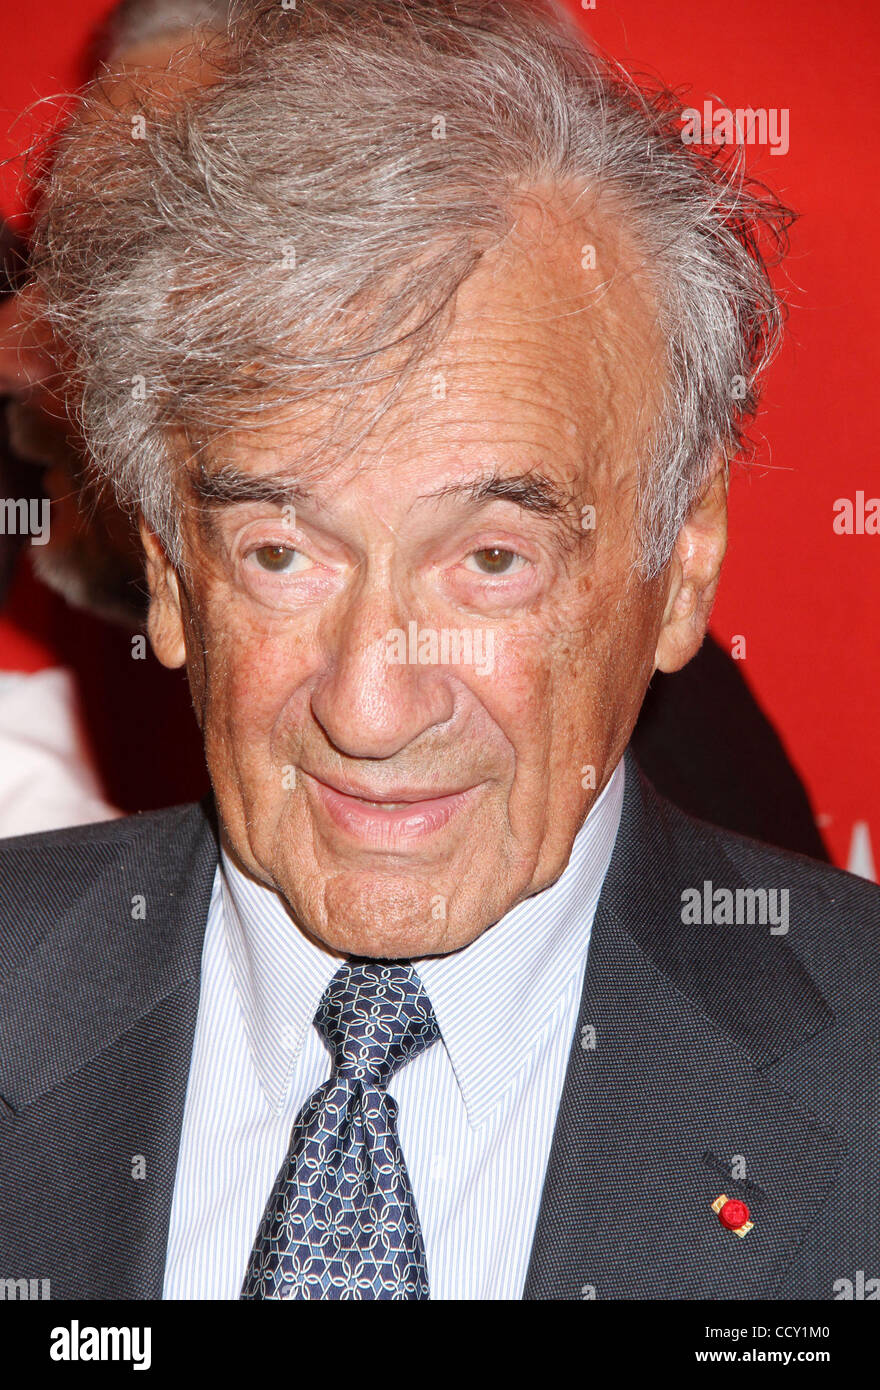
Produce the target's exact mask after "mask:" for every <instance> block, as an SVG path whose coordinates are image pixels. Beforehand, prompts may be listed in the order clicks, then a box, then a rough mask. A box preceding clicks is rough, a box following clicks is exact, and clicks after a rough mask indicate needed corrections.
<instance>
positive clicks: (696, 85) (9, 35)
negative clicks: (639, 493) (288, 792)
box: [0, 0, 880, 866]
mask: <svg viewBox="0 0 880 1390" xmlns="http://www.w3.org/2000/svg"><path fill="white" fill-rule="evenodd" d="M571 3H572V4H573V5H574V6H576V7H577V8H578V10H579V12H581V11H580V9H579V7H578V6H577V0H571ZM107 8H108V7H107V4H106V0H42V2H41V3H40V4H39V5H37V6H34V7H33V8H25V7H24V6H22V4H21V0H15V3H14V4H11V3H9V0H3V3H2V4H0V19H2V26H3V37H4V46H3V53H2V56H0V108H2V109H3V112H4V114H5V115H8V118H9V120H8V121H7V120H4V121H3V122H2V129H3V135H2V141H3V143H2V145H0V155H3V156H6V155H10V154H12V153H13V152H14V151H16V150H18V149H21V148H22V146H23V145H24V144H25V143H26V141H27V139H28V137H29V135H30V134H31V133H32V131H33V130H34V129H35V128H37V127H38V126H39V125H40V123H41V121H44V120H45V115H44V114H41V113H40V112H39V111H38V112H35V113H31V114H29V115H27V116H25V117H24V118H21V119H19V120H18V121H17V122H16V124H15V125H14V127H13V129H12V131H11V132H10V133H8V134H7V126H8V124H10V123H11V121H12V118H13V117H16V116H19V114H20V113H21V112H23V111H25V109H26V108H27V107H29V106H30V104H31V103H32V102H34V100H35V99H36V98H39V97H43V96H47V95H50V94H52V93H54V92H58V91H63V90H66V89H68V88H70V87H71V85H73V84H74V83H75V81H76V80H77V78H78V76H79V66H78V55H79V53H80V52H81V49H82V44H83V41H84V39H85V37H86V35H87V33H88V32H89V29H90V27H91V26H92V24H93V23H94V21H95V20H96V19H98V18H100V17H101V16H102V15H103V14H104V13H105V11H106V9H107ZM581 13H582V18H583V21H584V23H585V25H586V27H587V28H588V30H589V31H590V33H591V34H592V35H593V36H594V38H595V40H596V41H597V42H598V43H599V44H600V45H601V46H602V47H604V48H605V49H606V50H608V51H609V52H610V53H612V54H613V55H614V56H615V57H616V58H618V59H620V60H621V61H622V62H623V63H624V65H625V66H627V67H629V68H630V69H631V70H634V71H639V72H647V73H651V74H655V75H660V76H662V77H663V79H664V80H665V81H667V82H669V83H670V84H672V85H679V84H684V85H686V86H687V87H689V88H690V89H691V94H690V96H689V98H688V101H689V104H692V105H694V106H697V107H701V106H702V102H703V99H704V97H706V96H712V97H714V98H717V102H718V103H719V104H724V105H726V106H728V107H731V108H736V107H749V106H751V107H765V108H772V107H776V108H788V109H789V111H790V149H789V152H788V153H787V154H786V155H784V156H773V155H771V154H770V152H769V150H768V149H760V148H757V147H755V148H753V149H752V150H751V151H750V165H751V167H752V168H753V170H754V171H755V172H757V173H758V174H759V176H761V177H763V178H766V179H767V180H768V181H769V182H770V183H771V184H772V185H773V186H774V187H775V188H776V189H777V191H778V192H779V193H780V194H781V195H782V196H783V197H784V198H785V199H786V201H788V202H789V203H791V204H792V205H793V206H794V207H795V208H797V210H798V211H799V212H800V213H801V221H800V222H799V223H798V224H797V225H796V226H795V228H794V231H793V234H792V256H791V259H790V262H789V274H790V276H791V280H792V282H793V285H792V289H791V292H790V298H791V301H792V309H791V319H790V324H789V332H788V339H787V343H786V346H785V348H784V350H783V352H782V355H781V356H780V358H778V359H777V362H776V363H775V364H774V366H773V368H772V369H771V374H770V377H769V381H768V387H767V392H766V398H765V406H764V410H763V413H762V415H761V418H760V420H759V422H758V429H757V433H758V435H759V437H762V438H763V439H764V441H765V442H763V443H762V445H761V447H760V449H759V452H758V456H757V459H756V462H755V463H754V465H753V466H752V468H751V469H750V470H749V472H748V473H747V474H746V473H745V472H742V471H741V472H740V473H739V475H738V476H737V477H736V478H735V480H734V484H733V487H732V495H731V544H730V551H729V556H728V560H727V565H726V572H725V576H724V579H723V581H722V585H721V591H720V594H719V598H718V603H717V606H716V609H715V614H714V617H713V622H712V629H713V632H714V633H715V636H716V637H717V638H718V640H719V641H720V642H722V643H723V644H724V645H725V646H727V647H728V649H729V646H730V642H731V639H732V638H733V637H734V636H735V635H742V636H744V637H745V639H746V652H747V655H746V659H745V661H744V662H743V663H742V665H741V670H742V672H743V674H744V675H745V677H746V679H747V681H748V682H749V684H750V686H751V688H752V690H753V692H754V694H755V695H756V697H757V698H758V700H759V701H760V703H761V705H762V706H763V708H764V710H765V711H766V713H767V714H768V716H769V717H770V719H771V720H772V721H773V722H774V724H775V725H776V727H777V729H778V730H779V732H780V734H781V736H782V738H783V740H784V743H785V745H786V748H787V750H788V753H789V756H790V757H791V759H792V761H793V763H794V764H795V766H796V768H797V769H798V771H799V773H800V774H801V776H802V777H803V779H804V781H805V784H806V786H807V789H808V791H809V794H810V797H811V799H812V802H813V806H814V809H815V811H816V813H817V818H818V820H819V824H820V826H821V828H822V832H823V834H824V836H825V838H826V841H827V843H828V845H829V848H830V849H831V851H832V854H833V856H834V858H835V861H836V862H837V863H839V864H842V865H844V866H845V865H847V863H851V862H852V861H851V859H850V855H851V846H852V840H853V832H854V827H855V826H856V825H857V824H859V823H861V824H862V825H866V826H867V828H868V832H869V834H870V838H871V843H872V845H873V852H874V859H875V862H880V737H878V730H877V719H876V714H875V709H876V704H875V702H876V699H877V693H878V691H880V644H878V641H877V625H876V613H877V611H878V605H880V536H859V535H853V536H838V535H835V533H834V531H833V530H832V519H833V510H832V508H833V503H834V501H835V499H836V498H839V497H849V498H854V497H855V494H856V492H857V490H859V489H861V490H863V491H864V492H865V493H866V494H867V496H869V497H871V496H880V469H878V467H877V462H876V457H875V440H876V436H877V408H876V404H875V402H876V398H877V392H876V387H875V383H876V377H877V365H878V364H877V347H876V343H877V337H878V314H877V308H878V299H880V276H878V273H877V266H876V256H877V246H876V235H875V228H876V226H877V225H878V213H880V209H878V206H877V204H878V193H877V180H876V176H875V168H876V159H877V155H878V151H877V135H876V129H877V122H876V114H875V104H876V97H875V91H874V88H875V85H876V74H877V71H878V42H877V39H878V29H880V8H878V7H877V6H876V0H846V3H844V4H838V5H836V6H834V7H830V6H829V5H828V4H827V3H826V0H821V2H820V0H773V3H772V4H767V3H766V0H740V2H739V3H738V4H737V5H735V6H731V5H730V4H729V3H726V0H676V3H675V4H669V3H666V4H660V3H657V0H596V9H595V10H587V11H582V12H581ZM19 206H20V199H19V196H18V191H17V188H16V178H15V174H14V171H13V170H12V169H11V168H6V169H4V170H2V171H0V207H2V209H3V211H4V212H5V213H6V214H7V215H8V214H9V213H10V212H13V211H15V210H16V209H17V208H18V207H19ZM128 643H129V639H128V637H127V636H125V635H124V634H122V633H119V632H115V631H113V630H111V629H109V628H105V627H103V626H102V625H101V624H99V623H96V622H93V621H92V620H90V619H87V618H85V617H83V616H81V615H74V614H71V613H70V610H68V609H66V608H65V606H64V605H63V604H62V603H61V602H60V600H59V601H56V600H55V599H54V598H52V597H51V596H50V595H48V594H47V593H45V592H44V591H41V590H37V588H36V586H34V585H33V584H32V583H30V582H29V581H28V580H27V579H26V578H25V579H23V580H22V581H21V582H20V583H19V585H18V588H17V591H16V594H15V595H14V601H13V606H12V610H11V616H7V617H6V618H5V619H4V620H3V622H2V625H0V666H4V665H5V666H7V667H16V666H18V667H20V668H22V669H36V668H37V667H39V666H40V665H44V664H48V663H50V662H53V661H56V660H62V661H67V662H70V663H72V664H74V665H75V666H76V669H77V671H78V673H79V674H80V675H81V678H82V679H83V682H84V685H85V694H86V698H87V700H88V701H89V702H90V703H92V708H94V709H97V710H99V711H100V708H101V703H100V702H101V698H102V695H103V693H104V692H105V691H109V690H113V691H114V699H113V701H112V703H110V701H109V699H108V702H107V705H106V708H105V710H104V719H105V721H106V723H105V728H104V738H103V743H104V745H105V749H109V750H110V754H111V756H109V757H108V756H107V754H106V752H105V753H104V755H103V756H102V770H104V771H105V772H106V773H107V775H108V776H109V778H110V781H111V787H110V791H111V793H112V792H113V791H114V790H116V789H115V788H114V786H113V785H112V782H113V778H114V775H115V776H117V778H118V777H120V776H121V773H120V772H119V769H120V768H122V767H124V766H128V765H129V763H128V762H127V760H131V759H136V758H137V747H138V729H137V728H136V727H132V724H133V723H134V722H135V721H136V719H137V718H138V717H149V716H148V715H147V716H144V715H143V714H142V715H141V716H138V715H137V713H136V711H137V710H141V711H144V710H145V709H146V710H148V709H149V708H150V705H151V701H150V700H149V699H147V700H146V701H145V699H144V694H145V687H146V690H147V692H152V691H155V695H156V700H157V701H159V700H161V701H162V702H163V703H162V709H163V718H167V735H168V745H167V746H168V747H169V749H170V750H172V752H171V754H170V756H169V767H170V770H171V777H170V780H169V776H168V774H167V773H166V772H163V773H162V775H161V777H160V775H159V772H158V771H157V770H156V769H154V768H150V767H148V766H147V767H142V768H141V767H138V775H137V785H138V787H139V797H140V802H141V804H142V805H143V806H144V807H146V806H148V805H152V804H155V800H156V799H157V798H158V799H161V800H167V799H177V794H178V793H179V795H180V796H186V795H189V794H191V792H192V791H193V790H194V789H195V788H196V783H197V782H198V779H199V777H200V773H199V771H198V769H199V758H200V755H199V750H198V747H197V745H196V743H195V737H194V734H193V732H192V729H191V725H190V720H189V714H188V711H187V708H186V697H185V693H184V691H183V689H182V687H181V685H180V682H178V681H175V680H174V678H173V677H169V676H167V675H166V673H164V672H162V671H160V670H159V669H158V668H157V667H156V666H155V663H151V669H150V670H149V671H146V670H145V669H144V665H145V664H144V663H140V662H132V661H131V659H130V656H129V645H128ZM120 689H121V690H122V692H123V704H122V705H121V706H120V705H119V702H118V701H119V696H118V693H117V692H118V691H119V690H120ZM169 690H171V698H170V704H169V703H168V692H169ZM126 692H127V693H128V695H129V696H130V699H129V700H128V701H127V703H126ZM166 708H167V709H169V711H170V712H169V713H168V715H167V716H166V715H165V714H164V710H165V709H166ZM99 717H100V716H99ZM723 737H724V731H723V729H719V738H723ZM184 745H185V748H184ZM114 759H115V760H116V763H117V771H116V773H115V774H114V770H113V762H114ZM119 794H120V795H121V792H120V793H119ZM126 804H128V803H126Z"/></svg>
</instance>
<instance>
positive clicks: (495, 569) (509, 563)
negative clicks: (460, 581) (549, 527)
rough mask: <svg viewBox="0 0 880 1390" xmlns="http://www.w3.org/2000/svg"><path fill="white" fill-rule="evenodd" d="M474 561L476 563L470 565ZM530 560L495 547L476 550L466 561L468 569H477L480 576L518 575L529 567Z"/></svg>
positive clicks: (511, 551)
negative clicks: (523, 568)
mask: <svg viewBox="0 0 880 1390" xmlns="http://www.w3.org/2000/svg"><path fill="white" fill-rule="evenodd" d="M470 561H473V562H474V563H473V564H471V563H469V562H470ZM527 564H528V560H526V559H524V557H523V556H522V555H517V553H516V551H515V550H503V549H502V548H501V546H497V545H493V546H489V547H487V549H485V550H474V551H472V552H471V554H470V555H469V556H468V557H467V560H465V566H466V568H468V569H471V570H473V569H476V570H477V572H478V573H479V574H486V575H500V576H502V577H503V576H504V575H508V574H516V573H518V571H519V570H521V569H522V567H523V565H527Z"/></svg>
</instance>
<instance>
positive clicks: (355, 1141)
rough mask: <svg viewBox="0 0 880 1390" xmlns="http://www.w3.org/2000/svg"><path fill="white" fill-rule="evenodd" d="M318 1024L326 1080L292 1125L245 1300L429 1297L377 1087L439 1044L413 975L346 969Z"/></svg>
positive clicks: (392, 1126) (389, 1116)
mask: <svg viewBox="0 0 880 1390" xmlns="http://www.w3.org/2000/svg"><path fill="white" fill-rule="evenodd" d="M315 1025H316V1027H317V1028H318V1029H319V1031H320V1032H321V1034H322V1036H323V1037H324V1039H325V1040H326V1042H327V1043H328V1044H329V1046H330V1049H331V1051H332V1053H333V1063H334V1065H333V1075H332V1076H331V1078H330V1080H329V1081H326V1082H325V1083H324V1085H323V1086H319V1087H318V1090H317V1091H315V1093H314V1095H312V1096H311V1097H310V1099H309V1100H308V1101H306V1104H305V1105H304V1106H303V1108H302V1110H301V1111H300V1114H299V1116H298V1117H297V1120H296V1122H295V1124H294V1126H293V1133H292V1135H291V1141H290V1149H289V1151H288V1154H287V1158H286V1159H285V1161H284V1163H283V1165H282V1167H281V1171H280V1173H279V1174H278V1177H277V1178H276V1180H275V1186H274V1187H273V1189H272V1193H271V1196H270V1197H269V1201H268V1203H267V1206H266V1210H265V1212H264V1214H263V1219H262V1221H261V1223H260V1229H259V1231H258V1233H257V1238H256V1241H255V1243H254V1248H253V1250H252V1252H251V1257H250V1260H249V1262H248V1268H247V1274H246V1276H245V1281H244V1285H243V1287H242V1291H241V1297H242V1298H243V1299H261V1298H293V1299H306V1298H314V1299H344V1298H361V1299H390V1298H412V1299H426V1298H428V1297H429V1296H430V1294H429V1288H428V1270H427V1265H426V1261H425V1248H424V1243H423V1241H422V1231H421V1227H420V1225H419V1217H418V1213H417V1211H416V1204H415V1199H414V1198H413V1193H412V1187H411V1186H410V1181H409V1174H408V1173H407V1171H406V1163H405V1162H404V1158H403V1154H402V1152H401V1148H400V1142H399V1140H398V1138H397V1106H396V1104H395V1101H394V1099H393V1097H392V1096H389V1095H388V1092H387V1090H386V1087H387V1085H388V1082H389V1081H390V1080H391V1077H392V1076H393V1075H394V1073H395V1072H396V1071H397V1070H398V1068H399V1067H402V1066H403V1065H404V1063H405V1062H408V1061H410V1059H411V1058H413V1057H415V1056H417V1054H418V1053H420V1052H422V1051H423V1050H424V1049H425V1048H426V1047H429V1046H430V1045H431V1043H432V1042H434V1040H435V1039H436V1038H437V1037H438V1036H439V1030H438V1027H437V1021H436V1019H435V1017H434V1011H433V1009H432V1008H431V1003H430V1000H429V999H428V996H427V994H426V993H425V991H424V988H423V986H422V983H421V981H420V980H419V977H418V975H417V974H416V973H415V971H414V970H413V968H412V966H409V965H401V964H397V963H392V964H388V963H386V962H382V961H373V960H367V961H349V962H347V964H345V965H343V966H342V967H341V969H340V970H338V971H337V972H336V974H335V975H334V977H333V979H332V980H331V981H330V984H329V985H328V987H327V989H326V990H325V992H324V995H323V997H322V999H321V1003H320V1004H319V1006H318V1012H317V1013H316V1015H315Z"/></svg>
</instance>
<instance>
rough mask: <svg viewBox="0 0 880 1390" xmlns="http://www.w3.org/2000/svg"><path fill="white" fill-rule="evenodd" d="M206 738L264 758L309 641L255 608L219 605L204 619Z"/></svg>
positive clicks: (240, 756) (293, 693)
mask: <svg viewBox="0 0 880 1390" xmlns="http://www.w3.org/2000/svg"><path fill="white" fill-rule="evenodd" d="M202 631H203V639H202V647H201V650H202V652H203V657H202V664H203V670H204V700H203V705H204V711H205V720H204V723H205V739H206V743H207V744H209V745H210V744H212V743H213V744H214V746H215V747H216V745H217V744H218V742H225V743H227V744H234V750H235V756H236V761H242V760H245V761H250V760H251V759H255V760H257V761H261V762H263V761H265V760H266V757H267V756H269V750H270V748H271V740H272V735H273V733H274V731H275V730H276V729H277V728H278V726H279V725H283V724H284V723H285V722H286V716H287V715H288V712H289V708H290V706H291V705H292V703H294V702H295V701H296V698H297V694H298V692H299V691H300V690H301V688H302V683H303V680H304V676H305V674H306V672H307V660H306V651H305V643H304V642H303V641H301V640H299V639H297V637H296V636H295V635H294V634H292V633H291V632H290V631H288V630H282V629H281V628H279V626H278V624H273V623H270V622H266V621H265V620H263V619H261V618H260V617H259V616H258V617H256V618H255V617H254V615H253V612H252V611H249V612H248V613H247V614H244V613H240V612H238V611H237V609H236V606H235V605H234V604H226V605H225V606H224V605H219V606H218V611H216V612H209V621H207V622H206V623H205V624H204V625H203V629H202Z"/></svg>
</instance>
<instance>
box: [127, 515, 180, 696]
mask: <svg viewBox="0 0 880 1390" xmlns="http://www.w3.org/2000/svg"><path fill="white" fill-rule="evenodd" d="M138 530H139V531H140V537H141V541H142V542H143V547H144V552H145V554H146V567H147V584H148V585H149V589H150V612H149V617H148V619H147V632H148V633H149V636H150V644H151V646H152V648H153V651H154V652H155V653H156V656H157V657H158V659H159V660H160V661H161V663H162V665H163V666H169V667H171V668H172V669H173V668H176V667H178V666H183V665H185V663H186V641H185V637H184V623H183V610H182V606H181V598H180V585H179V583H178V579H177V572H176V570H175V569H174V566H173V565H172V564H171V561H170V560H169V559H168V556H167V555H166V554H165V549H164V546H163V545H162V543H161V541H160V540H159V538H158V537H157V536H156V535H155V534H154V533H153V532H152V531H151V530H150V529H149V528H148V526H147V524H146V522H145V521H144V520H143V518H141V519H140V521H139V522H138Z"/></svg>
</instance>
